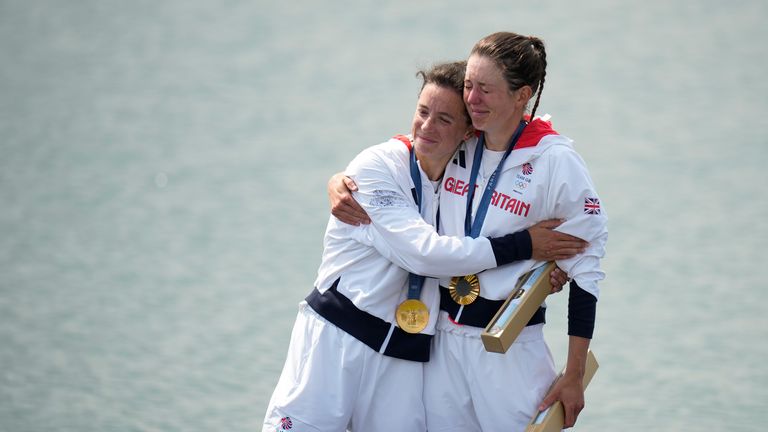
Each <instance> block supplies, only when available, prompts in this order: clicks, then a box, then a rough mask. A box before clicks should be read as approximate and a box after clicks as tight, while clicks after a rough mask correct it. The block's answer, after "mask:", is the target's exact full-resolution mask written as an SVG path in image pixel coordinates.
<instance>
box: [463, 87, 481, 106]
mask: <svg viewBox="0 0 768 432" xmlns="http://www.w3.org/2000/svg"><path fill="white" fill-rule="evenodd" d="M464 91H465V94H466V96H467V98H466V99H467V103H470V104H471V103H477V102H478V101H479V99H480V94H479V93H478V91H477V89H476V88H474V87H473V88H471V89H469V90H464Z"/></svg>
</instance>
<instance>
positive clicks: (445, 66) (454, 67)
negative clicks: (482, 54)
mask: <svg viewBox="0 0 768 432" xmlns="http://www.w3.org/2000/svg"><path fill="white" fill-rule="evenodd" d="M466 70H467V62H466V61H463V60H462V61H457V62H448V63H438V64H435V65H433V66H432V67H431V68H430V69H428V70H420V71H418V72H417V73H416V76H417V77H421V79H422V83H421V89H419V94H421V91H422V90H424V86H426V85H427V84H435V85H437V86H439V87H445V88H447V89H450V90H453V91H455V92H456V94H458V95H459V98H461V100H462V106H464V72H465V71H466ZM464 117H465V119H466V121H467V123H468V124H469V123H471V122H472V121H471V120H470V117H469V113H468V112H467V109H466V107H464Z"/></svg>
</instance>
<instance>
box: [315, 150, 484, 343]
mask: <svg viewBox="0 0 768 432" xmlns="http://www.w3.org/2000/svg"><path fill="white" fill-rule="evenodd" d="M420 172H421V171H420ZM345 173H346V175H347V176H349V177H351V178H352V179H353V180H354V181H355V182H356V183H357V187H358V191H357V192H355V193H354V197H355V199H356V200H357V202H359V203H360V205H361V206H362V207H363V208H364V209H365V211H366V212H367V213H368V215H369V216H370V218H371V221H372V223H371V224H370V225H361V226H352V225H348V224H345V223H342V222H340V221H339V220H337V219H336V218H335V217H333V216H331V218H330V220H329V222H328V226H327V229H326V233H325V239H324V250H323V259H322V263H321V264H320V268H319V270H318V276H317V279H316V281H315V287H316V288H317V290H318V291H319V292H321V293H322V292H324V291H325V290H327V289H328V288H329V287H330V286H331V285H332V284H333V283H334V282H335V281H336V280H337V279H339V278H340V279H339V283H338V285H337V287H336V288H337V290H338V292H339V293H340V294H342V295H344V296H345V297H347V298H348V299H349V300H351V301H352V303H354V305H355V306H356V307H357V308H359V309H361V310H364V311H366V312H368V313H370V314H372V315H374V316H376V317H379V318H381V319H383V320H385V321H387V322H389V323H394V322H395V310H396V308H397V306H398V305H399V304H400V303H401V302H402V301H403V300H405V299H406V297H407V290H408V272H409V271H410V272H413V273H415V274H419V275H423V276H429V277H439V276H448V275H453V274H457V273H460V274H461V273H475V272H478V271H482V270H484V269H488V268H493V267H495V266H496V259H495V257H494V254H493V251H492V249H491V245H490V242H489V241H488V239H487V238H485V237H480V238H477V239H472V238H470V237H465V236H464V234H463V233H461V234H459V235H458V236H457V237H447V236H439V235H438V234H437V233H436V232H435V228H434V227H433V226H432V225H431V224H432V223H433V221H434V220H435V215H436V212H437V196H438V195H437V194H436V192H435V190H434V187H433V185H432V183H431V182H430V180H429V179H428V178H427V176H426V175H425V174H424V173H423V172H421V183H422V201H423V202H422V209H421V214H419V211H418V208H417V206H416V204H415V201H414V198H413V193H412V189H413V188H414V185H413V181H412V180H411V177H410V171H409V149H408V147H407V146H406V145H405V144H404V143H403V142H402V141H400V140H398V139H396V138H393V139H391V140H389V141H388V142H385V143H383V144H379V145H376V146H373V147H370V148H368V149H366V150H364V151H363V152H361V153H360V154H359V155H358V156H357V157H355V159H354V160H353V161H352V162H351V163H350V164H349V166H348V167H347V169H346V170H345ZM404 269H405V270H404ZM421 299H422V301H423V302H424V303H425V304H426V305H427V307H428V308H429V309H430V322H429V324H428V326H427V328H426V329H425V330H423V331H422V333H426V334H434V329H435V322H436V319H437V315H438V310H439V293H438V291H437V283H436V280H430V279H427V280H426V281H425V283H424V287H423V288H422V294H421ZM393 325H394V324H393Z"/></svg>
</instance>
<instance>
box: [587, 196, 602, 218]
mask: <svg viewBox="0 0 768 432" xmlns="http://www.w3.org/2000/svg"><path fill="white" fill-rule="evenodd" d="M584 214H594V215H599V214H600V199H599V198H584Z"/></svg>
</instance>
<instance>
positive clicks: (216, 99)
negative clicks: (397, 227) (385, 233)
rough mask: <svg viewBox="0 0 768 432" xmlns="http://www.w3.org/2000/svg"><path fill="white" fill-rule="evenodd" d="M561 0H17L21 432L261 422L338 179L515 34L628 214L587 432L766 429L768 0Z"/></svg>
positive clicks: (13, 195)
mask: <svg viewBox="0 0 768 432" xmlns="http://www.w3.org/2000/svg"><path fill="white" fill-rule="evenodd" d="M556 3H557V2H546V3H544V4H541V2H526V3H522V2H515V3H510V2H502V1H487V2H482V3H479V4H472V5H471V4H470V2H438V1H427V2H406V1H396V2H386V3H385V2H374V1H360V2H351V1H347V2H327V4H323V5H321V4H320V3H319V2H309V1H306V2H305V1H293V2H277V1H275V2H267V1H259V2H246V1H241V0H228V1H218V2H204V1H199V0H191V1H190V0H187V1H180V0H169V1H163V2H154V1H153V2H150V1H146V0H139V1H132V2H120V1H115V0H104V1H95V0H83V1H73V2H60V1H54V0H31V1H22V0H0V59H1V60H0V62H1V63H0V208H1V210H0V430H2V431H35V432H37V431H246V430H258V428H259V425H260V423H261V419H262V417H263V415H264V410H265V408H266V403H267V401H268V399H269V396H270V393H271V391H272V388H273V386H274V385H275V383H276V381H277V378H278V375H279V372H280V369H281V367H282V363H283V360H284V356H285V351H286V348H287V345H288V337H289V333H290V328H291V325H292V323H293V320H294V317H295V313H296V304H297V303H298V302H299V301H300V300H301V299H302V298H303V296H304V295H305V294H306V293H307V292H308V291H309V290H310V288H311V286H312V282H313V280H314V276H315V271H316V268H317V265H318V264H319V259H320V253H321V246H322V245H321V242H322V234H323V230H324V226H325V223H326V221H327V207H328V205H327V201H326V194H325V181H326V179H327V177H328V176H330V175H331V174H332V173H334V172H336V171H339V170H341V169H342V168H343V167H344V166H345V164H346V163H347V162H348V161H349V160H350V159H351V158H352V157H353V156H354V155H355V154H356V153H357V152H358V151H359V150H360V149H362V148H364V147H366V146H369V145H372V144H376V143H378V142H380V141H382V140H384V139H386V138H388V137H390V136H392V135H394V134H396V133H402V132H407V131H408V127H409V124H410V117H411V114H412V110H413V106H414V103H415V98H416V92H417V90H418V80H417V79H416V78H415V77H414V73H415V71H416V70H417V69H419V68H422V67H426V66H429V65H430V64H431V63H432V62H436V61H443V60H452V59H459V58H464V57H466V55H467V53H468V52H469V49H470V48H471V46H472V44H473V43H474V42H475V41H476V40H477V39H479V38H480V37H482V36H484V35H486V34H488V33H491V32H493V31H497V30H512V31H517V32H520V33H526V34H536V35H539V36H541V37H542V38H543V39H544V40H545V42H546V43H547V46H548V62H549V66H548V74H547V80H546V85H545V90H544V93H543V98H542V103H541V106H540V108H539V112H541V113H544V112H549V113H551V114H552V115H553V120H554V124H555V126H556V128H557V129H558V130H559V131H561V133H564V134H565V135H568V136H570V137H571V138H573V139H574V140H575V141H576V143H577V149H578V150H579V152H580V153H581V154H582V155H583V157H584V158H585V160H586V161H587V163H588V165H589V167H590V171H591V173H592V176H593V178H594V180H595V182H596V184H597V185H598V190H599V191H600V193H601V196H602V200H603V202H604V204H605V206H606V207H607V209H608V214H609V217H610V241H609V248H608V255H607V257H606V259H605V261H604V267H605V270H606V272H607V274H608V278H607V279H606V280H605V281H604V283H603V284H602V285H601V289H602V295H601V298H600V303H599V308H598V328H597V331H596V334H595V339H594V340H593V343H592V349H593V350H594V351H595V353H596V355H597V357H598V360H599V361H600V364H601V367H600V369H599V371H598V373H597V375H596V376H595V378H594V380H593V382H592V384H591V385H590V387H589V389H588V390H587V407H586V409H585V410H584V412H583V413H582V416H581V417H580V419H579V423H578V424H577V427H576V430H581V431H616V430H621V431H645V430H657V431H679V430H707V431H757V430H763V429H764V428H765V421H766V416H765V414H764V412H765V408H766V406H768V367H766V364H765V359H766V358H768V337H767V336H768V330H766V329H767V328H768V308H766V306H765V302H764V301H763V299H762V298H761V297H760V296H761V295H765V294H764V293H765V289H766V287H768V284H766V280H767V279H768V266H767V265H766V259H765V257H764V256H763V251H764V248H765V244H766V242H768V224H766V222H765V220H764V215H765V214H766V211H768V196H767V194H766V193H765V191H764V187H765V186H764V185H765V184H766V182H767V181H768V176H767V175H766V172H765V169H764V164H765V162H766V156H768V150H766V147H765V146H766V144H768V143H767V142H766V141H768V140H767V139H766V138H768V133H767V132H766V120H765V119H766V116H768V102H766V96H768V84H766V80H765V78H764V77H765V70H766V69H768V48H766V44H765V41H766V40H768V26H766V25H765V20H766V18H768V5H767V4H766V3H765V2H761V1H757V0H756V1H743V2H716V1H680V2H663V1H652V2H632V3H628V2H627V3H624V4H621V3H619V2H608V1H603V2H562V3H559V4H556ZM566 298H567V297H566V296H565V295H560V296H559V297H555V298H553V299H552V300H550V307H551V309H550V313H549V314H548V321H549V324H548V325H547V338H548V340H549V342H550V345H551V347H552V350H553V352H554V354H555V358H556V361H557V362H558V365H559V366H562V364H563V363H564V360H565V352H566V347H567V345H566V344H567V340H566V337H565V314H566V312H565V305H566Z"/></svg>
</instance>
